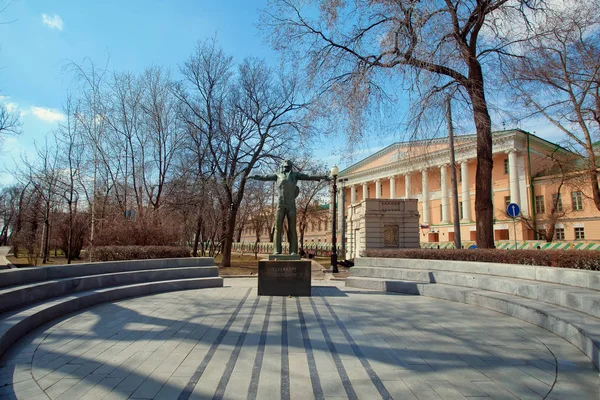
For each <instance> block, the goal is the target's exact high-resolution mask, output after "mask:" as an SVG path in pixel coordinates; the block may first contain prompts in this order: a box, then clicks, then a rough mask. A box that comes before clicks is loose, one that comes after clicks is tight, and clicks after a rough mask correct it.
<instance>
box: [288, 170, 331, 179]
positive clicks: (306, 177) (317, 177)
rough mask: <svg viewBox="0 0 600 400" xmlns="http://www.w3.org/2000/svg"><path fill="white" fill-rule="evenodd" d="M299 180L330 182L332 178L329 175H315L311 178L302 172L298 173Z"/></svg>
mask: <svg viewBox="0 0 600 400" xmlns="http://www.w3.org/2000/svg"><path fill="white" fill-rule="evenodd" d="M296 177H297V179H298V180H299V181H328V180H330V179H331V178H330V177H329V176H327V175H315V176H310V175H307V174H303V173H301V172H299V173H298V175H297V176H296Z"/></svg>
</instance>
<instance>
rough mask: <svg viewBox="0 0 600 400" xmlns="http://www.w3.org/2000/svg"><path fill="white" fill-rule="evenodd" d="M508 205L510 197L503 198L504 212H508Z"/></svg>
mask: <svg viewBox="0 0 600 400" xmlns="http://www.w3.org/2000/svg"><path fill="white" fill-rule="evenodd" d="M509 205H510V196H504V210H508V206H509Z"/></svg>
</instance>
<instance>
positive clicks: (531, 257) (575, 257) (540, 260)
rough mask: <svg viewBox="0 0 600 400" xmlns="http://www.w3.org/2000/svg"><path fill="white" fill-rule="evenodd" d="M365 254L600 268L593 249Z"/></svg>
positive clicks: (598, 254) (374, 251)
mask: <svg viewBox="0 0 600 400" xmlns="http://www.w3.org/2000/svg"><path fill="white" fill-rule="evenodd" d="M364 256H365V257H383V258H416V259H427V260H455V261H479V262H493V263H503V264H523V265H539V266H547V267H559V268H575V269H586V270H592V271H600V252H597V251H593V250H589V251H585V250H581V251H574V250H498V249H459V250H457V249H371V250H366V251H365V252H364Z"/></svg>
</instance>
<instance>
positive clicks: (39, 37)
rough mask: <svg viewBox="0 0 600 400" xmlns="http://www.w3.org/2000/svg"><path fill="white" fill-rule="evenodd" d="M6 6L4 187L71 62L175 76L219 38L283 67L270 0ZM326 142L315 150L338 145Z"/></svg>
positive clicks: (0, 67)
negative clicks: (265, 30) (14, 115)
mask: <svg viewBox="0 0 600 400" xmlns="http://www.w3.org/2000/svg"><path fill="white" fill-rule="evenodd" d="M6 4H9V6H8V8H6V10H5V11H4V12H3V13H2V14H0V22H10V23H4V24H0V46H1V47H0V101H1V102H3V103H4V104H5V106H7V107H8V108H9V109H15V110H18V111H19V112H20V113H21V115H22V118H21V120H22V123H23V126H22V131H23V133H22V134H21V135H20V136H18V137H8V138H6V139H5V140H4V143H3V145H2V152H1V153H0V185H2V184H7V183H10V181H11V178H10V176H9V175H8V174H7V173H4V172H1V171H2V170H4V169H5V168H9V169H10V168H11V167H12V166H13V165H14V161H13V160H18V159H19V158H20V155H21V154H27V153H33V151H34V147H33V143H34V141H36V142H38V143H42V142H43V141H44V137H45V136H46V135H47V134H49V133H51V132H52V131H53V129H55V128H56V124H57V122H58V121H60V119H61V116H62V114H61V112H60V110H61V108H62V105H63V102H64V100H65V98H66V93H67V90H68V89H69V88H70V86H71V76H70V75H69V74H68V73H66V72H65V66H66V65H67V64H68V62H69V61H70V60H71V61H74V62H77V63H80V62H82V60H83V59H84V58H85V57H89V58H90V59H91V60H93V61H94V62H95V63H96V64H98V65H101V66H103V65H104V64H105V63H106V62H107V60H109V68H110V69H112V70H118V71H133V72H135V71H141V70H142V69H144V68H145V67H148V66H150V65H153V64H157V65H162V66H166V67H170V68H171V69H172V70H173V71H174V72H175V71H177V68H178V67H177V66H178V65H179V64H181V63H182V62H183V61H184V60H185V59H186V58H187V57H188V56H189V55H190V54H191V52H192V50H193V48H194V46H195V44H196V42H197V41H198V40H201V39H205V38H210V37H217V39H218V41H219V43H220V45H221V46H222V47H223V49H224V50H225V51H226V52H227V53H228V54H231V55H233V56H234V58H235V59H236V60H238V61H240V60H242V59H243V58H244V57H246V56H255V57H261V58H265V59H267V61H268V62H270V63H272V64H273V65H276V63H277V62H278V58H277V55H276V54H275V53H274V52H273V51H272V50H271V49H270V48H269V46H268V45H267V44H266V43H265V42H264V40H263V36H261V32H259V29H258V28H257V25H258V20H259V10H260V9H263V8H265V7H266V6H267V0H248V1H243V0H225V1H207V0H195V1H194V0H175V1H157V0H155V1H148V0H146V1H141V0H121V1H116V0H103V1H82V0H54V1H48V0H13V1H8V0H0V6H5V5H6ZM0 8H1V7H0ZM402 112H404V111H402V109H399V113H402ZM544 126H547V124H545V123H540V121H538V122H535V121H533V122H531V123H529V124H524V125H521V127H522V128H523V129H528V130H530V131H531V132H534V131H537V133H538V134H540V136H544V137H548V135H547V134H545V133H543V132H542V131H543V130H544ZM507 128H508V127H507ZM548 132H550V131H548ZM372 136H375V135H372ZM367 137H369V134H368V133H367ZM398 139H399V134H398V133H397V132H396V133H395V134H394V133H391V134H390V135H389V136H388V137H381V136H377V138H375V137H369V141H368V143H367V142H365V143H364V144H362V145H359V146H358V148H357V149H356V150H357V151H356V155H355V158H354V159H348V157H344V158H343V159H344V160H346V161H342V158H341V157H340V156H339V154H340V152H341V151H343V148H341V147H340V148H338V151H337V152H336V153H335V154H332V153H331V151H324V150H320V151H319V152H320V153H321V154H318V156H319V158H320V159H321V160H323V161H324V162H326V163H327V164H333V163H338V164H339V165H340V167H344V166H347V164H351V163H352V162H354V161H357V160H358V159H361V158H362V157H363V156H366V155H369V154H371V153H372V152H374V151H376V150H378V149H380V148H382V147H384V146H386V145H388V144H390V143H391V142H393V141H395V140H398ZM550 139H552V138H551V137H550ZM325 143H326V144H325V145H323V142H321V143H318V144H317V146H319V147H320V148H321V149H323V148H330V147H332V146H334V145H333V144H331V141H329V143H327V140H326V141H325ZM323 153H325V154H323Z"/></svg>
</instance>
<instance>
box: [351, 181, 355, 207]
mask: <svg viewBox="0 0 600 400" xmlns="http://www.w3.org/2000/svg"><path fill="white" fill-rule="evenodd" d="M350 202H351V204H356V185H352V186H351V187H350Z"/></svg>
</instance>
